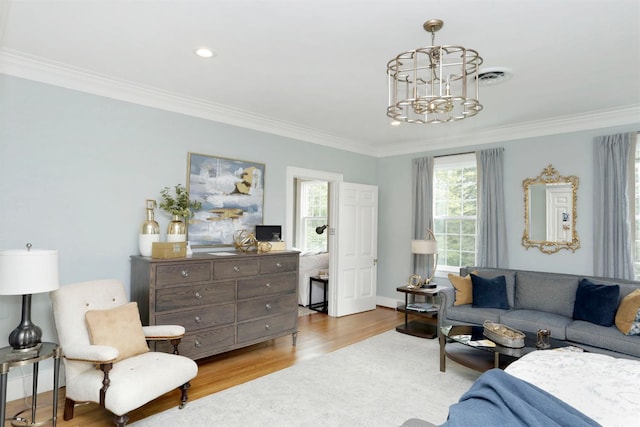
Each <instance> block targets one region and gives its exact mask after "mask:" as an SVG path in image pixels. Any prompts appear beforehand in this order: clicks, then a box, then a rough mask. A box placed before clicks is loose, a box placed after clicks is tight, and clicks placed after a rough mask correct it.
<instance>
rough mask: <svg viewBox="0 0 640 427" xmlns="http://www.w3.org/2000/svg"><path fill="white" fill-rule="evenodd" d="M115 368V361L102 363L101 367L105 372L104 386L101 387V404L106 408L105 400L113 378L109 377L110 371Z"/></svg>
mask: <svg viewBox="0 0 640 427" xmlns="http://www.w3.org/2000/svg"><path fill="white" fill-rule="evenodd" d="M111 368H113V363H101V364H100V369H101V370H102V372H103V373H104V377H103V378H102V388H101V389H100V406H102V407H103V408H104V401H105V399H106V396H107V389H108V388H109V385H110V384H111V379H110V378H109V371H111Z"/></svg>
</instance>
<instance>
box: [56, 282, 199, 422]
mask: <svg viewBox="0 0 640 427" xmlns="http://www.w3.org/2000/svg"><path fill="white" fill-rule="evenodd" d="M50 297H51V301H52V303H53V316H54V319H55V323H56V329H57V331H58V339H59V342H60V346H61V347H62V351H63V353H64V358H63V361H64V367H65V380H66V381H65V382H66V401H65V408H64V419H65V420H67V421H68V420H70V419H72V418H73V409H74V406H75V403H76V402H95V403H99V404H100V405H101V406H103V407H104V408H106V409H107V410H109V411H111V412H112V413H113V414H114V422H115V424H116V425H117V426H118V427H123V426H124V425H126V423H127V421H128V419H129V417H128V416H127V413H128V412H130V411H132V410H134V409H136V408H139V407H140V406H143V405H144V404H146V403H147V402H149V401H151V400H153V399H155V398H157V397H159V396H161V395H163V394H165V393H167V392H169V391H171V390H173V389H175V388H180V390H181V391H182V393H181V401H180V408H182V407H183V406H184V405H185V403H186V401H187V399H188V396H187V390H188V388H189V385H190V384H189V381H190V380H191V379H193V378H194V377H195V376H196V374H197V373H198V366H197V365H196V363H195V362H194V361H193V360H191V359H189V358H187V357H184V356H179V355H178V354H177V353H178V352H177V349H178V343H179V342H180V339H181V338H182V336H183V335H184V327H182V326H177V325H168V326H145V327H143V326H142V324H141V322H140V315H139V313H138V308H137V304H136V303H129V302H128V298H127V295H126V292H125V289H124V286H123V285H122V283H121V282H119V281H117V280H98V281H91V282H83V283H76V284H71V285H65V286H61V287H60V289H58V290H55V291H53V292H51V294H50ZM160 339H161V340H170V341H171V343H172V344H173V346H174V354H169V353H160V352H151V351H149V347H148V346H147V341H152V340H160ZM98 367H99V368H98Z"/></svg>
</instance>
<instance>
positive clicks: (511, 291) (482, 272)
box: [460, 267, 516, 307]
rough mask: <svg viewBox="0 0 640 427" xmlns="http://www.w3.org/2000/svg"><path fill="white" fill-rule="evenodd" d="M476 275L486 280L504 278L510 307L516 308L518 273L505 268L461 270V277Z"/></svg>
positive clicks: (464, 268) (467, 268)
mask: <svg viewBox="0 0 640 427" xmlns="http://www.w3.org/2000/svg"><path fill="white" fill-rule="evenodd" d="M470 273H471V274H476V275H478V276H480V277H484V278H486V279H493V278H494V277H498V276H504V279H505V282H506V283H507V299H508V300H509V307H514V298H515V286H516V272H515V271H514V270H507V269H503V268H482V267H463V268H461V269H460V275H462V276H464V275H466V274H470Z"/></svg>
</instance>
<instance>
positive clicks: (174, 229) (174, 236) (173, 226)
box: [160, 184, 202, 242]
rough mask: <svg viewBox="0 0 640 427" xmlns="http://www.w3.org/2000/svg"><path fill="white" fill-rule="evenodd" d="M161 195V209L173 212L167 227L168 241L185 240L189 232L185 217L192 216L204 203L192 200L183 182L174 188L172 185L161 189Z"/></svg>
mask: <svg viewBox="0 0 640 427" xmlns="http://www.w3.org/2000/svg"><path fill="white" fill-rule="evenodd" d="M160 196H161V198H162V201H161V202H160V209H162V210H163V211H165V212H167V213H169V214H171V222H170V223H169V227H168V228H167V241H169V242H183V241H185V240H186V234H187V226H186V224H185V219H186V220H188V219H189V218H191V217H192V216H193V212H194V211H197V210H198V209H200V208H201V207H202V203H200V202H198V201H195V200H190V199H189V192H188V191H187V189H186V188H185V187H184V186H183V185H182V184H178V185H176V186H175V187H173V190H172V189H171V188H170V187H164V188H163V189H162V191H160Z"/></svg>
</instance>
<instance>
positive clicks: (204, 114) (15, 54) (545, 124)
mask: <svg viewBox="0 0 640 427" xmlns="http://www.w3.org/2000/svg"><path fill="white" fill-rule="evenodd" d="M0 73H3V74H7V75H12V76H15V77H20V78H24V79H28V80H34V81H38V82H41V83H46V84H50V85H54V86H59V87H64V88H67V89H71V90H76V91H80V92H85V93H90V94H93V95H98V96H103V97H106V98H112V99H117V100H120V101H125V102H130V103H133V104H138V105H144V106H147V107H151V108H157V109H161V110H165V111H171V112H175V113H180V114H185V115H188V116H193V117H198V118H202V119H206V120H212V121H216V122H220V123H224V124H227V125H231V126H237V127H241V128H245V129H251V130H254V131H258V132H265V133H269V134H273V135H279V136H282V137H286V138H292V139H296V140H300V141H304V142H309V143H313V144H319V145H323V146H326V147H331V148H335V149H339V150H346V151H350V152H354V153H358V154H364V155H368V156H373V157H379V158H380V157H390V156H397V155H405V154H414V153H420V152H425V151H435V150H441V149H451V148H458V147H465V146H469V141H470V140H472V141H473V144H474V145H481V144H488V143H495V142H501V141H512V140H518V139H524V138H531V137H539V136H545V135H555V134H562V133H569V132H576V131H585V130H592V129H599V128H606V127H614V126H620V125H628V124H635V123H640V105H631V106H625V107H621V108H617V109H609V110H601V111H596V112H591V113H588V114H580V115H571V116H565V117H559V118H557V119H555V120H544V121H533V122H527V123H521V124H517V125H513V126H505V127H500V128H493V129H487V130H483V131H474V132H469V133H466V134H457V135H455V136H450V137H442V138H433V139H429V140H428V141H424V140H421V141H401V142H396V143H389V144H387V145H385V146H381V147H371V146H370V145H367V144H363V143H361V142H357V141H353V140H350V139H347V138H341V137H338V136H336V135H332V134H329V133H326V132H323V131H320V130H318V129H313V128H306V127H301V126H298V125H295V124H293V123H290V122H285V121H280V120H274V119H272V118H269V117H265V116H262V115H259V114H254V113H250V112H246V111H241V110H238V109H234V108H231V107H228V106H225V105H221V104H216V103H212V102H209V101H206V100H204V99H201V98H196V97H187V96H183V95H179V94H176V93H173V92H169V91H163V90H159V89H156V88H151V87H146V86H143V85H140V84H136V83H133V82H131V81H127V80H123V79H115V78H113V77H110V76H106V75H102V74H99V73H95V72H91V71H88V70H84V69H80V68H77V67H72V66H69V65H67V64H62V63H57V62H53V61H45V60H43V59H42V58H40V57H35V56H32V55H28V54H25V53H23V52H20V51H16V50H12V49H8V48H0Z"/></svg>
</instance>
